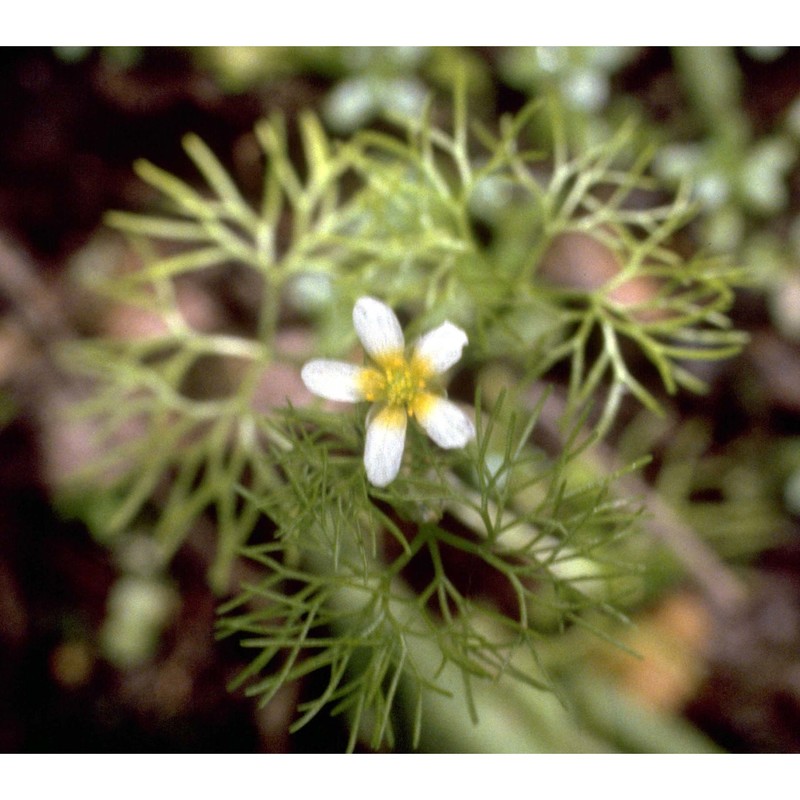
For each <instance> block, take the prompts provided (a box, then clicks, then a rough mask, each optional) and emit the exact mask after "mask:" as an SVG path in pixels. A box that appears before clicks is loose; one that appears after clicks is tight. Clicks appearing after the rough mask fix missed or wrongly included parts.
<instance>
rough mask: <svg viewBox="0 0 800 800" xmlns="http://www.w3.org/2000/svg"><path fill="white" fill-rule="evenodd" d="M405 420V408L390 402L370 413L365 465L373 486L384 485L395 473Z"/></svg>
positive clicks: (401, 457)
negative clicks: (390, 404) (393, 405)
mask: <svg viewBox="0 0 800 800" xmlns="http://www.w3.org/2000/svg"><path fill="white" fill-rule="evenodd" d="M407 421H408V417H407V416H406V412H405V410H404V409H402V408H396V407H392V406H386V407H384V408H382V409H381V410H380V411H378V412H376V413H374V414H372V413H371V414H370V417H369V418H368V420H367V441H366V445H365V447H364V466H365V467H366V470H367V478H368V479H369V482H370V483H371V484H372V485H373V486H379V487H380V486H387V485H388V484H390V483H391V482H392V481H393V480H394V479H395V478H396V477H397V473H398V472H399V471H400V462H401V461H402V460H403V447H404V446H405V442H406V423H407Z"/></svg>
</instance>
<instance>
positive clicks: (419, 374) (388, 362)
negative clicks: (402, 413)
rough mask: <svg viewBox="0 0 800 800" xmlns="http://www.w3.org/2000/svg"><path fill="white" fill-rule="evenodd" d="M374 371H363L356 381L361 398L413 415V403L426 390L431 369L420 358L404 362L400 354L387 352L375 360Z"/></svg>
mask: <svg viewBox="0 0 800 800" xmlns="http://www.w3.org/2000/svg"><path fill="white" fill-rule="evenodd" d="M375 363H376V364H377V369H375V368H372V367H368V368H367V369H365V370H363V371H362V373H361V375H360V377H359V381H360V384H361V391H362V392H363V394H364V397H365V398H366V399H367V400H369V401H370V402H371V403H373V402H381V403H386V404H387V405H390V406H400V407H405V409H406V410H407V411H408V413H409V414H411V415H413V413H414V404H415V402H417V401H418V400H419V399H421V398H420V395H421V394H424V393H425V392H426V391H427V389H428V380H429V379H430V377H431V375H433V373H434V370H433V369H432V368H431V365H430V364H429V363H428V362H427V361H426V360H425V359H423V358H419V357H416V356H414V357H412V358H411V359H407V358H406V357H405V354H404V353H402V352H394V353H387V354H384V355H382V356H380V358H379V359H375Z"/></svg>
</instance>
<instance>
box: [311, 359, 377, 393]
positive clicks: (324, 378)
mask: <svg viewBox="0 0 800 800" xmlns="http://www.w3.org/2000/svg"><path fill="white" fill-rule="evenodd" d="M363 370H364V368H363V367H358V366H356V365H355V364H347V363H346V362H344V361H331V360H330V359H327V358H317V359H314V360H313V361H309V362H308V363H307V364H306V365H305V366H304V367H303V369H302V371H301V372H300V377H301V378H302V379H303V383H305V385H306V386H307V387H308V389H309V390H310V391H312V392H313V393H314V394H316V395H319V396H320V397H325V398H327V399H328V400H339V401H341V402H345V403H355V402H357V401H358V400H363V399H364V394H363V392H362V390H361V382H360V380H359V376H360V375H361V373H362V372H363Z"/></svg>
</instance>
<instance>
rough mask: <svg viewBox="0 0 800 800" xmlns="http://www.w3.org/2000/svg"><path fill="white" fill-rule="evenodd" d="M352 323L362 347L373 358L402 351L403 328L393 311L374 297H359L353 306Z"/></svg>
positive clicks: (403, 344) (403, 343)
mask: <svg viewBox="0 0 800 800" xmlns="http://www.w3.org/2000/svg"><path fill="white" fill-rule="evenodd" d="M353 325H355V328H356V333H357V334H358V338H359V339H360V340H361V344H363V345H364V349H365V350H366V351H367V353H369V354H370V355H371V356H372V357H373V358H375V357H378V358H380V356H381V355H384V354H386V353H392V352H394V353H396V352H402V350H403V347H404V346H405V339H403V330H402V328H401V327H400V323H399V322H398V321H397V317H396V316H395V313H394V311H392V309H391V308H389V306H387V305H385V304H384V303H381V302H380V300H376V299H375V298H374V297H361V298H359V299H358V300H357V301H356V304H355V306H354V308H353Z"/></svg>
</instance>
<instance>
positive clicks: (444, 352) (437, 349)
mask: <svg viewBox="0 0 800 800" xmlns="http://www.w3.org/2000/svg"><path fill="white" fill-rule="evenodd" d="M467 341H468V340H467V334H466V333H464V331H462V330H461V328H459V327H458V326H457V325H453V323H452V322H443V323H442V324H441V325H440V326H439V327H438V328H434V329H433V330H432V331H430V332H429V333H426V334H425V335H424V336H422V337H420V340H419V341H418V342H417V345H416V347H415V348H414V355H415V356H417V358H422V359H424V360H425V361H427V362H428V364H430V366H431V369H433V371H434V372H444V371H445V370H447V369H450V367H452V366H453V364H455V363H456V361H458V359H459V358H461V351H462V350H463V349H464V345H466V344H467Z"/></svg>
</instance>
